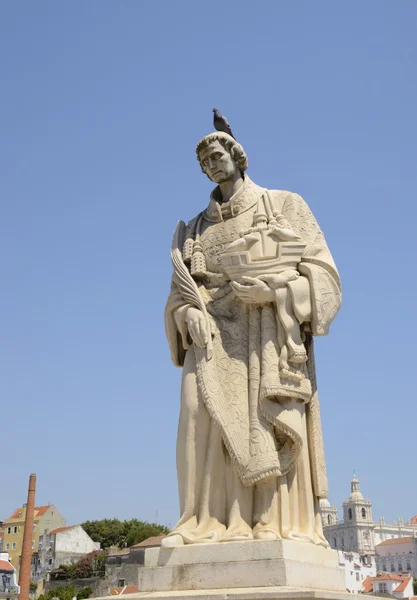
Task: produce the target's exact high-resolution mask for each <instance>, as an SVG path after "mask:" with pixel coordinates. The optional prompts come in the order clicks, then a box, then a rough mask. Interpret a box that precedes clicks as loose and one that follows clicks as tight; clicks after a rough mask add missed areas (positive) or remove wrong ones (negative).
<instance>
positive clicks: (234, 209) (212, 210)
mask: <svg viewBox="0 0 417 600" xmlns="http://www.w3.org/2000/svg"><path fill="white" fill-rule="evenodd" d="M264 191H265V190H264V188H261V187H260V186H259V185H256V183H254V182H253V181H252V180H251V179H250V178H249V177H248V176H247V175H244V180H243V185H242V187H240V188H239V189H238V191H237V192H236V193H235V194H233V196H232V197H231V198H230V200H229V201H228V202H219V201H218V198H220V197H221V195H220V188H219V186H217V187H216V188H214V190H213V191H212V193H211V195H210V203H209V205H208V207H207V208H206V210H205V211H204V212H203V217H204V218H205V219H206V221H210V222H212V223H219V222H220V221H224V220H226V219H231V218H232V217H235V216H236V215H238V214H240V213H243V212H245V211H247V210H249V208H252V206H255V204H256V203H257V201H258V198H259V196H260V195H261V194H262V193H263V192H264Z"/></svg>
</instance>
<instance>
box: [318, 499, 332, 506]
mask: <svg viewBox="0 0 417 600" xmlns="http://www.w3.org/2000/svg"><path fill="white" fill-rule="evenodd" d="M320 508H321V509H323V508H324V509H325V508H331V506H330V502H329V501H328V499H327V498H320Z"/></svg>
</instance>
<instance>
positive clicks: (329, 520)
mask: <svg viewBox="0 0 417 600" xmlns="http://www.w3.org/2000/svg"><path fill="white" fill-rule="evenodd" d="M327 523H328V524H329V525H331V524H332V518H331V516H330V515H327Z"/></svg>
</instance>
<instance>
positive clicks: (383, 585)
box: [379, 583, 387, 594]
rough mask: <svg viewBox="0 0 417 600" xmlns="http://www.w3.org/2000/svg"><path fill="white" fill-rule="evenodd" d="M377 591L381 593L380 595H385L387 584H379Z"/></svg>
mask: <svg viewBox="0 0 417 600" xmlns="http://www.w3.org/2000/svg"><path fill="white" fill-rule="evenodd" d="M379 591H380V592H381V594H386V593H387V584H386V583H380V584H379Z"/></svg>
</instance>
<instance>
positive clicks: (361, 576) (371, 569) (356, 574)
mask: <svg viewBox="0 0 417 600" xmlns="http://www.w3.org/2000/svg"><path fill="white" fill-rule="evenodd" d="M337 555H338V559H339V567H341V568H342V569H344V571H345V580H346V591H348V592H350V593H351V594H360V593H361V592H362V585H363V582H364V581H365V580H366V579H368V578H369V577H375V576H376V563H375V558H374V557H373V556H370V555H368V556H361V555H360V554H358V553H357V552H343V551H342V550H338V552H337Z"/></svg>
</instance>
